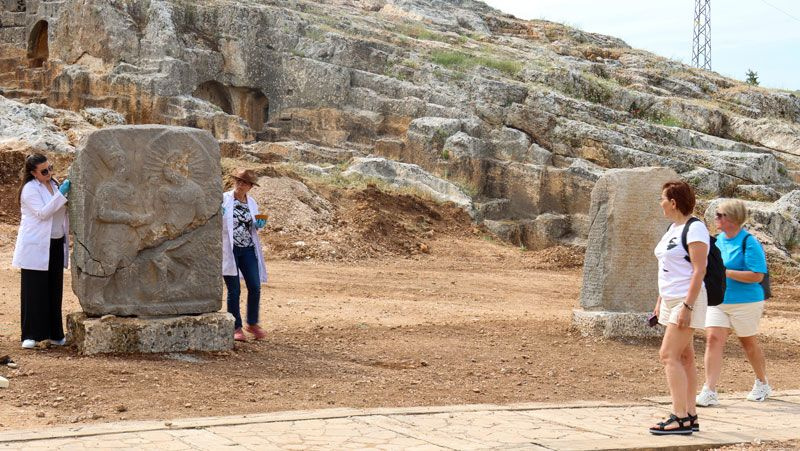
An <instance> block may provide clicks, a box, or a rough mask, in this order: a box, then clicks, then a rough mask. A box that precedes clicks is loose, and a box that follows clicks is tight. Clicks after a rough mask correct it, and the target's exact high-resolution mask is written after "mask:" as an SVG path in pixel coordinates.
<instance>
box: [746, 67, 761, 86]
mask: <svg viewBox="0 0 800 451" xmlns="http://www.w3.org/2000/svg"><path fill="white" fill-rule="evenodd" d="M745 82H746V83H747V84H748V85H753V86H758V72H755V71H753V70H752V69H747V80H745Z"/></svg>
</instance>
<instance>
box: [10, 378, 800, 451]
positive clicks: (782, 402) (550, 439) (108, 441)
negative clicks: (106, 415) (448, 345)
mask: <svg viewBox="0 0 800 451" xmlns="http://www.w3.org/2000/svg"><path fill="white" fill-rule="evenodd" d="M646 401H647V402H645V403H641V404H625V405H621V404H609V403H599V402H584V403H575V404H569V405H564V404H559V405H556V404H519V405H511V406H496V405H469V406H449V407H414V408H383V409H328V410H317V411H295V412H276V413H269V414H262V415H245V416H232V417H210V418H195V419H181V420H172V421H167V422H165V421H124V422H117V423H104V424H95V425H88V426H74V427H61V428H48V429H38V430H28V431H7V432H2V433H0V450H8V449H26V450H27V449H130V450H194V449H200V450H212V449H214V450H216V449H220V448H230V449H253V450H270V449H275V450H315V449H324V450H341V449H364V448H368V449H403V450H449V449H459V450H461V449H463V450H487V449H502V450H516V449H526V450H545V449H549V450H590V449H620V448H628V449H694V448H708V447H710V446H719V445H725V444H732V443H740V442H753V441H756V440H760V441H769V440H791V439H800V390H795V391H785V392H780V393H777V394H776V395H775V396H774V397H772V398H770V400H768V401H767V402H764V403H752V402H748V401H745V400H744V394H733V395H729V396H723V397H722V406H720V407H715V408H710V409H701V411H700V421H701V428H702V432H700V433H695V434H693V435H692V436H690V437H653V436H651V435H650V434H649V433H648V432H647V427H648V426H649V425H650V424H651V423H652V422H653V421H654V420H657V419H659V418H661V417H663V416H664V415H665V414H667V412H668V410H669V406H668V405H667V404H666V401H667V400H666V399H663V398H660V399H651V400H646Z"/></svg>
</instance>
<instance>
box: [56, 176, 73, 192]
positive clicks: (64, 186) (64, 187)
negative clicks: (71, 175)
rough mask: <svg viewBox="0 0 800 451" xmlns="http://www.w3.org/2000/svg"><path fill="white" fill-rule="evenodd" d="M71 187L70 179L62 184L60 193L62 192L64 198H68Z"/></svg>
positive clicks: (59, 188)
mask: <svg viewBox="0 0 800 451" xmlns="http://www.w3.org/2000/svg"><path fill="white" fill-rule="evenodd" d="M71 186H72V183H70V181H69V179H66V180H64V181H63V182H62V183H61V186H59V187H58V191H60V192H61V195H62V196H66V195H67V193H68V192H69V189H70V187H71Z"/></svg>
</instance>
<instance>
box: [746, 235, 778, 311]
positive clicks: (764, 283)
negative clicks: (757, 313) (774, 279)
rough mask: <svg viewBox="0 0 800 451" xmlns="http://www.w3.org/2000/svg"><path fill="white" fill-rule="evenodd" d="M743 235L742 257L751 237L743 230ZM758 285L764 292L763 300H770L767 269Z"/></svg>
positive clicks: (770, 290) (770, 291)
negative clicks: (744, 234)
mask: <svg viewBox="0 0 800 451" xmlns="http://www.w3.org/2000/svg"><path fill="white" fill-rule="evenodd" d="M744 233H746V234H747V236H745V237H744V239H743V240H742V256H744V255H745V252H746V251H747V239H748V238H750V237H751V236H752V235H750V232H748V231H747V230H745V231H744ZM755 238H756V237H754V236H753V239H755ZM759 284H761V288H762V289H763V290H764V300H765V301H766V300H767V299H769V298H771V297H772V288H770V286H769V268H768V269H767V272H766V273H764V278H763V279H761V282H759Z"/></svg>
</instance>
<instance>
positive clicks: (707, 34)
mask: <svg viewBox="0 0 800 451" xmlns="http://www.w3.org/2000/svg"><path fill="white" fill-rule="evenodd" d="M692 65H693V66H694V67H699V68H701V69H708V70H711V0H695V1H694V39H693V40H692Z"/></svg>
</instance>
